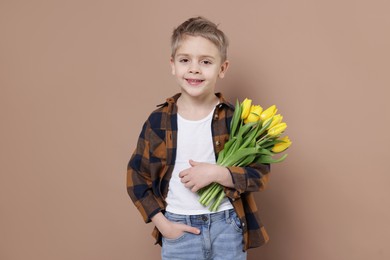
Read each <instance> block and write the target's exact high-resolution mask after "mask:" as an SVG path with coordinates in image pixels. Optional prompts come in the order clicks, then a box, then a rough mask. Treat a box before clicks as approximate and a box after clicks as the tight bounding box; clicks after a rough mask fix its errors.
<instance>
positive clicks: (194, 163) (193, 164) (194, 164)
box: [189, 160, 199, 167]
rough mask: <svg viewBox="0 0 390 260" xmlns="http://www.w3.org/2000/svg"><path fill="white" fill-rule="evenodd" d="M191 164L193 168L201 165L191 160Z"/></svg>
mask: <svg viewBox="0 0 390 260" xmlns="http://www.w3.org/2000/svg"><path fill="white" fill-rule="evenodd" d="M189 163H190V165H191V166H192V167H194V166H196V165H198V164H199V162H195V161H194V160H189Z"/></svg>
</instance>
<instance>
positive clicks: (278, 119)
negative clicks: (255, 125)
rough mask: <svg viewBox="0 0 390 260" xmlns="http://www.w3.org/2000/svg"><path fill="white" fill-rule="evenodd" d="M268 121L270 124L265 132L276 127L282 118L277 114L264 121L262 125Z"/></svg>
mask: <svg viewBox="0 0 390 260" xmlns="http://www.w3.org/2000/svg"><path fill="white" fill-rule="evenodd" d="M270 120H272V122H271V124H270V125H269V126H268V127H267V130H268V129H271V128H272V127H274V126H276V125H277V124H279V123H280V122H282V120H283V116H281V115H280V114H277V115H275V116H273V117H270V118H268V119H267V120H265V121H264V123H263V125H265V124H267V123H268V122H269V121H270Z"/></svg>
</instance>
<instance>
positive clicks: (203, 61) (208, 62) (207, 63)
mask: <svg viewBox="0 0 390 260" xmlns="http://www.w3.org/2000/svg"><path fill="white" fill-rule="evenodd" d="M201 63H202V64H204V65H210V64H212V62H211V61H209V60H202V61H201Z"/></svg>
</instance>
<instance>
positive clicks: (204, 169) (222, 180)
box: [179, 160, 233, 192]
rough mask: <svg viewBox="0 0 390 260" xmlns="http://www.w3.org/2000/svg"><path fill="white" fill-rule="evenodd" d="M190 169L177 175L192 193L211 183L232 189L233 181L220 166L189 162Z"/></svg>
mask: <svg viewBox="0 0 390 260" xmlns="http://www.w3.org/2000/svg"><path fill="white" fill-rule="evenodd" d="M189 163H190V165H191V167H190V168H188V169H185V170H183V171H181V172H180V173H179V177H180V178H181V182H182V183H184V186H185V187H186V188H189V189H191V191H192V192H197V191H198V190H199V189H201V188H203V187H205V186H207V185H209V184H210V183H212V182H218V183H219V184H221V185H224V186H227V187H233V181H232V178H231V176H230V173H229V170H228V169H226V168H225V167H222V166H220V165H216V164H211V163H202V162H195V161H193V160H190V161H189Z"/></svg>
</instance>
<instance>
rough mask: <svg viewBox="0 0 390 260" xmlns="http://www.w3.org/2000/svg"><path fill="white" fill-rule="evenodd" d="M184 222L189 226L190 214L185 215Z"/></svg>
mask: <svg viewBox="0 0 390 260" xmlns="http://www.w3.org/2000/svg"><path fill="white" fill-rule="evenodd" d="M186 222H187V225H188V226H191V216H190V215H186Z"/></svg>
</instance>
